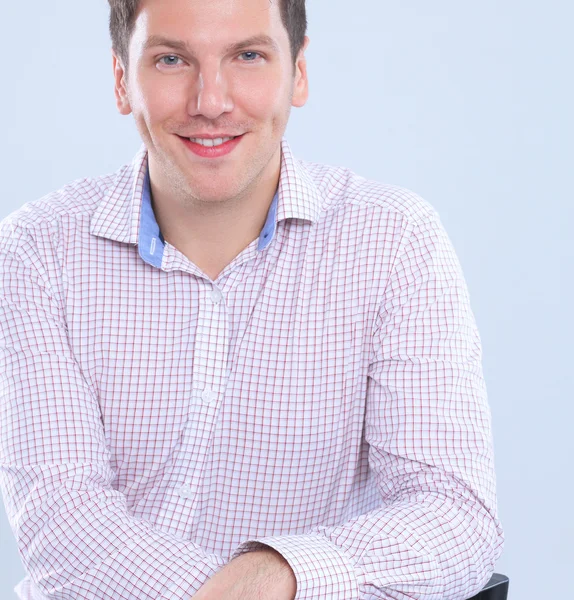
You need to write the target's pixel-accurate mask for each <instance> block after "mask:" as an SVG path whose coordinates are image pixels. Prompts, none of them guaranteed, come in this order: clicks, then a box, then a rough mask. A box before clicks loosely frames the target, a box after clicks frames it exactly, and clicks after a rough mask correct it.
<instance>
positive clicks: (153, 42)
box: [143, 34, 279, 56]
mask: <svg viewBox="0 0 574 600" xmlns="http://www.w3.org/2000/svg"><path fill="white" fill-rule="evenodd" d="M156 46H166V47H168V48H172V49H174V50H178V51H180V52H187V53H188V54H191V55H192V56H193V55H194V53H193V51H192V50H191V49H190V47H189V46H188V45H187V43H186V42H182V41H181V40H172V39H171V38H168V37H164V36H162V35H152V36H150V37H149V38H148V39H147V40H146V42H145V44H144V48H143V49H144V52H145V51H147V50H149V49H150V48H154V47H156ZM250 46H266V47H268V48H270V49H271V50H274V51H275V52H279V46H278V45H277V43H276V42H275V40H274V39H273V38H271V37H269V36H268V35H263V34H262V35H254V36H251V37H249V38H247V39H245V40H242V41H240V42H234V43H233V44H229V45H228V46H226V48H225V52H226V54H227V53H235V52H239V51H240V50H244V49H245V48H249V47H250Z"/></svg>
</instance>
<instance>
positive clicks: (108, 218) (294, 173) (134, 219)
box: [90, 138, 322, 267]
mask: <svg viewBox="0 0 574 600" xmlns="http://www.w3.org/2000/svg"><path fill="white" fill-rule="evenodd" d="M147 157H148V153H147V150H146V148H145V146H142V148H141V149H140V150H139V152H138V153H137V154H136V156H135V157H134V159H133V161H132V163H131V164H130V165H126V166H124V167H122V168H121V169H120V170H119V171H118V172H117V174H116V178H115V179H114V181H113V183H112V184H111V186H110V187H109V189H108V190H107V192H106V194H105V196H104V197H103V199H102V201H101V202H100V204H99V205H98V207H97V208H96V210H95V212H94V214H93V216H92V219H91V223H90V233H91V234H93V235H95V236H98V237H103V238H106V239H110V240H114V241H116V242H121V243H124V244H133V245H140V255H141V256H142V258H144V260H146V261H147V262H150V263H151V264H154V265H155V266H158V267H159V266H160V265H161V256H162V255H163V244H164V241H163V238H161V233H160V231H159V226H158V224H157V221H156V219H155V215H154V213H153V208H152V206H151V201H150V194H149V189H150V187H149V174H148V168H147ZM321 205H322V200H321V196H320V193H319V190H318V189H317V186H316V185H315V183H314V181H313V180H312V178H311V176H310V174H309V173H308V172H307V170H306V169H305V167H304V166H303V164H302V163H301V161H299V160H297V159H296V158H295V157H294V156H293V154H292V152H291V149H290V147H289V144H288V143H287V141H286V140H285V138H283V139H282V140H281V172H280V175H279V185H278V187H277V193H276V194H275V197H274V199H273V202H272V204H271V207H270V208H269V212H268V214H267V219H266V221H265V225H264V226H263V229H262V231H261V235H260V237H259V245H258V250H264V249H265V248H266V247H267V246H268V245H269V244H270V243H271V241H272V240H273V237H274V236H275V230H276V227H277V223H278V222H279V221H282V220H283V219H289V218H296V219H303V220H306V221H310V222H312V223H315V222H316V221H317V219H318V218H319V214H320V212H321ZM154 239H155V240H156V241H155V247H154V242H153V240H154Z"/></svg>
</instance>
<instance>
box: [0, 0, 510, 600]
mask: <svg viewBox="0 0 574 600" xmlns="http://www.w3.org/2000/svg"><path fill="white" fill-rule="evenodd" d="M110 5H111V19H110V26H111V33H112V41H113V49H114V52H113V68H114V75H115V90H116V99H117V105H118V108H119V110H120V112H121V113H122V114H126V115H127V114H130V113H131V114H133V117H134V118H135V122H136V124H137V127H138V130H139V132H140V134H141V137H142V139H143V142H144V148H142V150H141V151H140V152H139V153H138V155H137V156H136V157H135V159H134V161H133V163H132V165H129V166H125V167H122V168H121V169H120V170H119V171H118V172H117V173H116V174H114V175H113V176H103V177H99V178H94V179H85V180H81V181H77V182H75V183H73V184H71V185H69V186H66V187H65V188H64V189H62V190H60V191H59V192H56V193H54V194H51V195H49V196H47V197H46V198H43V199H40V200H39V201H35V202H32V203H29V204H27V205H26V206H25V207H23V208H22V209H21V210H19V211H16V212H15V213H13V214H12V215H10V217H8V218H7V219H5V220H4V221H3V223H2V227H1V229H0V280H1V281H2V288H1V303H0V306H1V313H0V314H1V323H2V327H1V334H0V350H1V352H0V356H1V363H0V377H1V385H0V390H1V402H2V413H1V414H2V430H1V436H0V437H1V456H0V469H1V476H2V479H1V481H2V490H3V494H4V501H5V506H6V510H7V514H8V517H9V519H10V523H11V525H12V528H13V530H14V534H15V536H16V539H17V542H18V548H19V551H20V555H21V557H22V561H23V563H24V566H25V568H26V571H27V573H28V576H27V578H26V579H25V580H24V581H23V582H22V583H21V584H20V585H19V586H18V588H17V591H18V593H19V594H20V597H22V598H25V597H29V598H35V599H36V598H41V599H42V598H50V599H64V598H66V599H70V598H73V599H79V598H82V599H90V600H96V599H112V598H113V599H114V600H118V599H128V598H129V599H138V600H143V599H152V598H153V599H154V600H155V599H158V598H162V599H165V600H167V599H176V598H177V599H180V598H193V599H194V600H239V599H243V598H249V599H253V598H260V599H262V600H292V599H293V598H297V599H329V600H353V599H361V600H366V599H367V598H381V599H386V598H389V599H390V598H394V599H401V600H402V599H406V598H419V599H429V600H430V599H431V598H432V599H439V598H440V599H442V598H444V599H448V598H451V599H454V598H463V597H464V598H466V597H470V596H472V595H473V594H475V593H476V592H477V591H478V590H479V589H480V588H481V587H482V586H483V585H484V583H485V582H486V581H487V580H488V579H489V577H490V575H491V574H492V572H493V569H494V564H495V562H496V559H497V558H498V557H499V556H500V554H501V551H502V546H503V532H502V528H501V524H500V522H499V520H498V517H497V509H496V494H495V476H494V465H493V455H492V436H491V429H490V412H489V407H488V402H487V398H486V390H485V386H484V379H483V375H482V367H481V358H482V352H481V344H480V338H479V334H478V331H477V328H476V324H475V320H474V317H473V314H472V311H471V308H470V303H469V297H468V293H467V288H466V284H465V281H464V277H463V274H462V272H461V269H460V264H459V262H458V260H457V257H456V254H455V252H454V249H453V247H452V245H451V243H450V240H449V238H448V236H447V234H446V232H445V230H444V228H443V227H442V225H441V222H440V219H439V216H438V215H437V213H436V211H435V210H434V209H433V208H432V206H431V205H430V204H429V203H428V202H426V201H424V200H423V199H421V198H420V197H419V196H417V195H416V194H413V193H412V192H409V191H407V190H403V189H400V188H397V187H393V186H388V185H383V184H379V183H376V182H373V181H367V180H365V179H363V178H361V177H358V176H357V175H354V174H353V173H351V172H350V171H348V170H346V169H342V168H334V167H329V166H326V165H319V164H314V163H305V162H303V161H299V160H296V159H295V157H294V156H293V154H292V153H291V150H290V148H289V146H288V144H287V142H286V140H285V139H284V138H283V134H284V131H285V128H286V125H287V121H288V117H289V113H290V110H291V106H296V107H300V106H303V105H304V104H305V102H306V99H307V95H308V81H307V71H306V62H305V56H304V52H305V49H306V48H307V45H308V42H309V39H308V38H307V37H306V36H305V32H306V18H305V6H304V1H303V0H282V1H281V2H279V1H278V0H277V1H276V0H271V1H270V0H212V1H211V2H204V1H203V0H169V1H166V0H140V1H138V0H110Z"/></svg>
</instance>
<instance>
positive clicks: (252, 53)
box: [241, 52, 261, 62]
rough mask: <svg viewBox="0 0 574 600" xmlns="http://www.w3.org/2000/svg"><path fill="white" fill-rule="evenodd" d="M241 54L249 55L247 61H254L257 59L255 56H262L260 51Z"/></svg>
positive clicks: (242, 54)
mask: <svg viewBox="0 0 574 600" xmlns="http://www.w3.org/2000/svg"><path fill="white" fill-rule="evenodd" d="M241 56H247V57H248V60H246V61H245V62H253V61H254V60H255V58H257V57H258V56H261V55H260V54H259V52H242V53H241Z"/></svg>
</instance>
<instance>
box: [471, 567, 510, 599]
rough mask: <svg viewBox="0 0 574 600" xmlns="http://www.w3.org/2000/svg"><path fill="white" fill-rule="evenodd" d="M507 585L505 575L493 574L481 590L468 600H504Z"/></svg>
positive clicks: (506, 594)
mask: <svg viewBox="0 0 574 600" xmlns="http://www.w3.org/2000/svg"><path fill="white" fill-rule="evenodd" d="M509 583H510V581H509V579H508V577H507V576H506V575H502V574H501V573H494V574H493V575H492V577H491V578H490V579H489V580H488V583H487V584H486V585H485V586H484V587H483V588H482V590H480V592H478V594H476V596H473V597H472V598H469V599H468V600H506V599H507V596H508V585H509Z"/></svg>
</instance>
